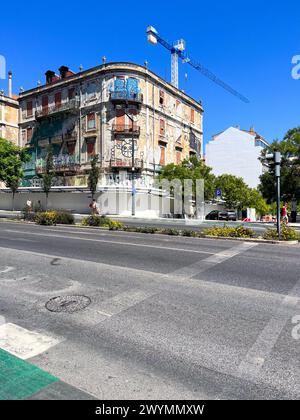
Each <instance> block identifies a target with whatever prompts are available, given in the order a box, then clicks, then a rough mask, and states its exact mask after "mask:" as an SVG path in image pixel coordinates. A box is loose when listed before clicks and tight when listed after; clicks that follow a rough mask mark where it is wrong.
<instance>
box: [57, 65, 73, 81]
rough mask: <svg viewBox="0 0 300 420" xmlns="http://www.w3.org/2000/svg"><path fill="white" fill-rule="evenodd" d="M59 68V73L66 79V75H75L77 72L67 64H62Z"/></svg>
mask: <svg viewBox="0 0 300 420" xmlns="http://www.w3.org/2000/svg"><path fill="white" fill-rule="evenodd" d="M58 70H59V73H60V77H61V78H62V79H65V78H66V77H69V76H73V74H75V73H74V72H73V71H72V70H70V69H69V67H67V66H60V68H59V69H58Z"/></svg>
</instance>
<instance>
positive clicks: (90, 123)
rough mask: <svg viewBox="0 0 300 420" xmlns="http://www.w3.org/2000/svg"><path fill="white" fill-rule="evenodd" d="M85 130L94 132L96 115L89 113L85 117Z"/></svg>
mask: <svg viewBox="0 0 300 420" xmlns="http://www.w3.org/2000/svg"><path fill="white" fill-rule="evenodd" d="M86 122H87V125H86V129H87V130H94V129H95V128H96V115H95V113H94V112H91V113H90V114H88V115H87V117H86Z"/></svg>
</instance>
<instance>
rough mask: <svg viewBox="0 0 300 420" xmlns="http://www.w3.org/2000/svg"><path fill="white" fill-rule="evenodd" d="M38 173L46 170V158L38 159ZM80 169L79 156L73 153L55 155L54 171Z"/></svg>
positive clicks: (74, 170)
mask: <svg viewBox="0 0 300 420" xmlns="http://www.w3.org/2000/svg"><path fill="white" fill-rule="evenodd" d="M35 168H36V173H38V174H43V173H45V172H46V160H45V159H38V160H37V161H36V166H35ZM79 169H80V163H79V157H78V156H73V155H67V154H66V155H61V156H54V157H53V172H56V173H60V172H72V173H74V172H77V171H79Z"/></svg>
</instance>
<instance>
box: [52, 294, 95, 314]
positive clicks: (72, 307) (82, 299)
mask: <svg viewBox="0 0 300 420" xmlns="http://www.w3.org/2000/svg"><path fill="white" fill-rule="evenodd" d="M90 303H91V299H90V298H89V297H88V296H83V295H72V296H56V297H54V298H52V299H50V300H48V302H47V303H46V305H45V306H46V308H47V309H48V311H51V312H68V313H70V314H72V313H73V312H78V311H81V310H82V309H84V308H86V307H87V306H88V305H89V304H90Z"/></svg>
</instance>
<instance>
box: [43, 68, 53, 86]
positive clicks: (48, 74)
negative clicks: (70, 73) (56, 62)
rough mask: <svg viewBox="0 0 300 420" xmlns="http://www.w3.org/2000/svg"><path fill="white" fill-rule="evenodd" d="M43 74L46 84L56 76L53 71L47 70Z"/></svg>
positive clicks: (51, 81)
mask: <svg viewBox="0 0 300 420" xmlns="http://www.w3.org/2000/svg"><path fill="white" fill-rule="evenodd" d="M45 75H46V84H47V85H49V84H50V83H53V82H54V80H55V78H56V75H55V73H54V71H52V70H47V71H46V73H45Z"/></svg>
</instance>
